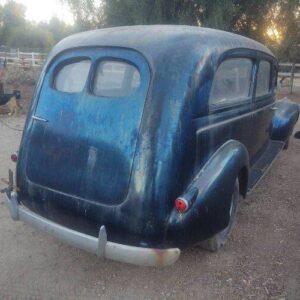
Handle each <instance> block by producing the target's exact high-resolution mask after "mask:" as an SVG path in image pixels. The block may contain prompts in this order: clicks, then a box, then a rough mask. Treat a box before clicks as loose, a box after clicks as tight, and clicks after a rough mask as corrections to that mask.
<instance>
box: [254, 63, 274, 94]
mask: <svg viewBox="0 0 300 300" xmlns="http://www.w3.org/2000/svg"><path fill="white" fill-rule="evenodd" d="M270 76H271V64H270V63H269V62H267V61H265V60H263V61H261V62H260V63H259V67H258V75H257V85H256V96H258V97H259V96H263V95H266V94H268V93H269V92H270Z"/></svg>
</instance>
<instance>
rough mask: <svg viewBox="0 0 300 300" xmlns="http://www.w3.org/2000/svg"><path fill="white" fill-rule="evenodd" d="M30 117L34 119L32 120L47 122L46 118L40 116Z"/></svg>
mask: <svg viewBox="0 0 300 300" xmlns="http://www.w3.org/2000/svg"><path fill="white" fill-rule="evenodd" d="M31 118H32V120H34V121H39V122H45V123H47V122H48V120H46V119H43V118H40V117H37V116H32V117H31Z"/></svg>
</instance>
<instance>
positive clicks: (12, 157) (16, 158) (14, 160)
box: [10, 153, 18, 162]
mask: <svg viewBox="0 0 300 300" xmlns="http://www.w3.org/2000/svg"><path fill="white" fill-rule="evenodd" d="M10 159H11V160H12V161H13V162H17V160H18V154H17V153H13V154H12V155H11V156H10Z"/></svg>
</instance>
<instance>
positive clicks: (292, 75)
mask: <svg viewBox="0 0 300 300" xmlns="http://www.w3.org/2000/svg"><path fill="white" fill-rule="evenodd" d="M294 77H295V63H293V64H292V70H291V88H290V94H292V93H293V85H294Z"/></svg>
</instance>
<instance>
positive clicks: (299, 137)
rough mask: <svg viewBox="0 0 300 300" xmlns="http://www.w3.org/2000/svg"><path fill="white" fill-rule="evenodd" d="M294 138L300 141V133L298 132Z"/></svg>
mask: <svg viewBox="0 0 300 300" xmlns="http://www.w3.org/2000/svg"><path fill="white" fill-rule="evenodd" d="M294 137H295V139H300V131H297V132H296V133H295V134H294Z"/></svg>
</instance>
